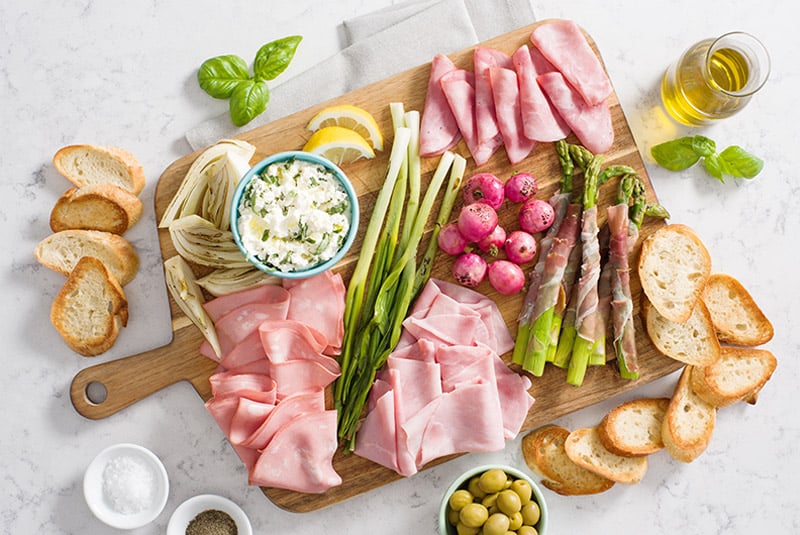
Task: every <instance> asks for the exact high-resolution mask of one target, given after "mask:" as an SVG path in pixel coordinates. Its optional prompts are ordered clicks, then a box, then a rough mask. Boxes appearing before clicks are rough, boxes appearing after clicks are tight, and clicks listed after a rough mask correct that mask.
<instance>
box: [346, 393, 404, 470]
mask: <svg viewBox="0 0 800 535" xmlns="http://www.w3.org/2000/svg"><path fill="white" fill-rule="evenodd" d="M369 395H370V398H369V404H368V406H367V418H365V419H364V422H363V423H362V424H361V427H359V428H358V433H357V434H356V451H357V452H358V455H359V456H361V457H363V458H365V459H369V460H370V461H372V462H374V463H377V464H380V465H381V466H386V467H387V468H389V469H391V470H394V471H395V472H397V473H402V472H401V470H400V467H399V465H398V464H397V431H396V426H395V417H394V415H395V407H394V393H393V392H392V390H391V388H390V386H389V383H388V382H387V381H383V380H380V379H379V380H377V381H375V383H374V384H373V385H372V390H370V393H369Z"/></svg>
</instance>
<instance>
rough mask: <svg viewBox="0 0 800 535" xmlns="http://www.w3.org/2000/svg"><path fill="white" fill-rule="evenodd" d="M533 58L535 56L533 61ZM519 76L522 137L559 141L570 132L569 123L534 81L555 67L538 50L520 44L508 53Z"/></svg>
mask: <svg viewBox="0 0 800 535" xmlns="http://www.w3.org/2000/svg"><path fill="white" fill-rule="evenodd" d="M534 58H538V59H537V60H534ZM511 60H512V61H513V62H514V69H516V71H517V77H518V78H519V105H520V115H521V117H522V127H523V132H524V134H525V137H526V138H528V139H533V140H536V141H558V140H559V139H564V138H565V137H567V136H568V135H569V132H570V130H569V126H567V123H565V122H564V119H562V118H561V116H560V115H559V114H558V112H557V111H556V110H555V108H553V106H552V104H550V101H548V100H547V97H545V95H544V93H542V88H541V87H540V86H539V83H538V82H537V81H536V78H537V77H538V76H539V75H540V74H545V73H548V72H552V71H553V70H554V67H553V66H552V65H551V64H550V62H548V61H547V60H546V59H545V58H544V57H542V55H541V53H540V52H539V51H538V50H536V49H535V48H534V49H530V48H528V45H522V46H521V47H519V48H518V49H517V51H516V52H514V54H513V55H512V56H511Z"/></svg>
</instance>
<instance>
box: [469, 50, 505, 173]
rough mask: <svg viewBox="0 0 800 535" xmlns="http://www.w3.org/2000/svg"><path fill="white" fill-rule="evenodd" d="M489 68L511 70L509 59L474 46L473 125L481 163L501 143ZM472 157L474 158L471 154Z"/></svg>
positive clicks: (501, 138) (499, 53)
mask: <svg viewBox="0 0 800 535" xmlns="http://www.w3.org/2000/svg"><path fill="white" fill-rule="evenodd" d="M491 67H504V68H513V66H512V63H511V58H510V57H509V56H507V55H506V54H504V53H502V52H499V51H497V50H494V49H491V48H487V47H482V46H476V47H475V50H474V52H473V71H474V73H475V124H476V131H477V134H478V153H479V157H478V158H479V159H480V160H481V161H486V160H488V159H489V156H491V155H492V154H494V153H495V152H496V151H497V149H499V148H500V145H502V143H503V137H502V135H501V134H500V128H499V126H498V124H497V114H496V111H495V107H494V98H493V97H492V83H491V79H490V78H489V69H490V68H491ZM473 156H475V155H474V154H473Z"/></svg>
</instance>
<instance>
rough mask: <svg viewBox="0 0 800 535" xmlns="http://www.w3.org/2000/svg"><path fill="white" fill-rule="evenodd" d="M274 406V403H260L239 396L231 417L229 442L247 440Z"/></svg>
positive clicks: (237, 442)
mask: <svg viewBox="0 0 800 535" xmlns="http://www.w3.org/2000/svg"><path fill="white" fill-rule="evenodd" d="M274 408H275V405H274V404H272V403H261V402H258V401H253V400H251V399H247V398H244V397H240V398H239V404H238V405H237V406H236V412H234V413H233V417H232V418H231V429H230V432H229V433H228V439H229V440H230V441H231V444H239V445H241V444H242V442H244V441H245V440H247V438H248V437H249V436H250V435H252V434H253V432H254V431H255V430H256V429H258V428H259V427H260V426H261V424H262V423H263V422H264V420H266V419H267V417H268V416H269V414H270V413H271V412H272V410H273V409H274Z"/></svg>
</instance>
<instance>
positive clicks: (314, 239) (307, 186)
mask: <svg viewBox="0 0 800 535" xmlns="http://www.w3.org/2000/svg"><path fill="white" fill-rule="evenodd" d="M350 214H351V210H350V199H349V197H348V196H347V192H346V191H345V189H344V187H343V186H342V184H341V182H339V180H338V179H337V178H336V175H335V174H334V173H333V171H331V170H329V169H327V168H325V167H323V166H321V165H319V164H314V163H311V162H305V161H302V160H295V159H292V160H287V161H284V162H276V163H273V164H271V165H269V166H267V168H266V169H264V170H263V171H262V172H261V174H260V175H257V176H255V177H253V179H252V180H251V181H250V183H249V184H248V185H247V187H246V188H245V191H244V194H243V195H242V200H241V201H240V203H239V220H238V229H239V234H240V236H241V240H242V245H243V246H244V247H245V249H247V251H248V252H250V253H251V254H252V255H253V256H255V257H257V258H258V259H259V260H261V261H262V262H264V263H265V264H267V265H269V266H271V267H273V268H275V269H276V270H278V271H284V272H291V271H301V270H304V269H308V268H311V267H313V266H315V265H317V264H320V263H322V262H325V261H326V260H329V259H330V258H332V257H333V256H334V255H335V254H336V253H337V251H339V249H340V248H341V246H342V244H343V243H344V241H345V238H346V237H347V232H348V231H349V229H350Z"/></svg>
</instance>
